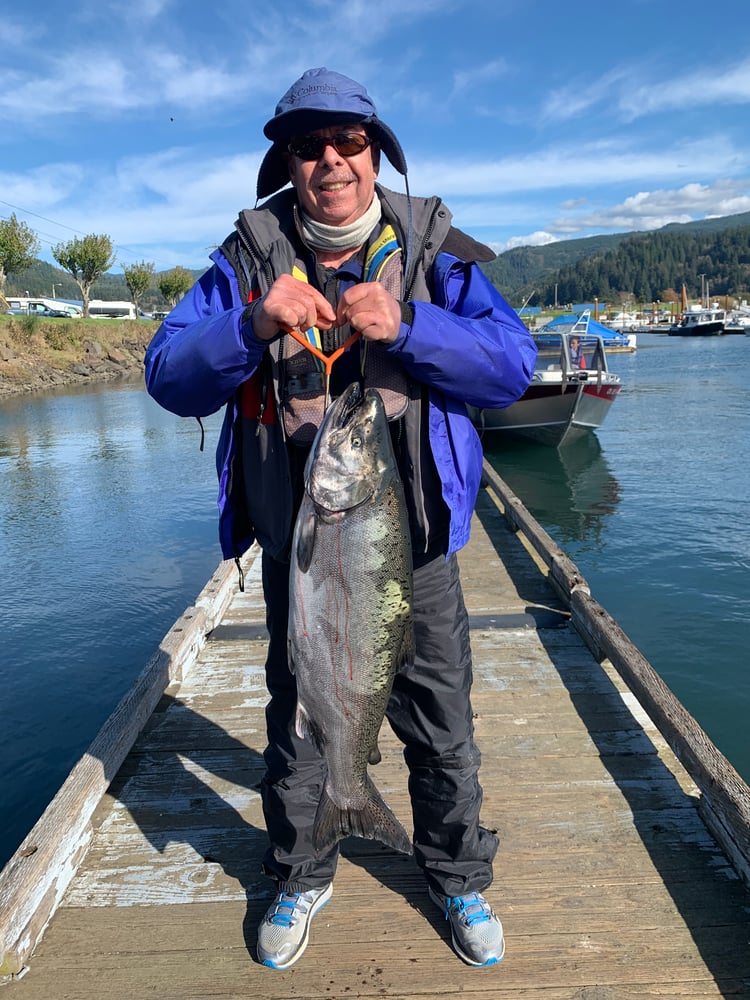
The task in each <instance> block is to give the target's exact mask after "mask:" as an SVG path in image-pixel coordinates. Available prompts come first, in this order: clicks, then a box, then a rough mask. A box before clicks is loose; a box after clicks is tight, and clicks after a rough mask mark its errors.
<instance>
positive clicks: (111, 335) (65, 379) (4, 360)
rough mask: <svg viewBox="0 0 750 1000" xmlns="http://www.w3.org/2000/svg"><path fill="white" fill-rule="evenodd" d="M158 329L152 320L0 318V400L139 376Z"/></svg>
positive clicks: (5, 316) (0, 316)
mask: <svg viewBox="0 0 750 1000" xmlns="http://www.w3.org/2000/svg"><path fill="white" fill-rule="evenodd" d="M157 327H158V323H156V322H154V321H151V320H118V319H57V318H55V319H44V318H42V317H39V316H8V315H0V394H8V393H14V392H28V391H33V390H36V389H43V388H49V387H51V386H55V385H65V384H71V383H76V382H85V381H89V380H99V379H113V378H122V377H125V376H129V375H134V374H137V373H138V372H140V371H142V370H143V354H144V351H145V349H146V346H147V345H148V343H149V341H150V340H151V337H152V336H153V335H154V332H155V331H156V329H157Z"/></svg>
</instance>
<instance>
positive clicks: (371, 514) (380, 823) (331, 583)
mask: <svg viewBox="0 0 750 1000" xmlns="http://www.w3.org/2000/svg"><path fill="white" fill-rule="evenodd" d="M305 481H306V489H305V495H304V498H303V501H302V505H301V507H300V511H299V515H298V518H297V523H296V526H295V533H294V541H293V549H292V567H291V576H290V616H289V662H290V666H291V667H292V669H293V670H294V672H295V674H296V678H297V691H298V709H297V731H298V733H299V735H300V736H303V735H307V736H309V737H310V738H311V739H312V740H313V741H314V743H315V744H316V745H317V747H318V749H319V750H320V752H321V754H322V755H323V757H324V758H325V762H326V766H327V775H326V780H325V785H324V789H323V791H322V794H321V800H320V804H319V807H318V812H317V815H316V819H315V826H314V829H313V845H314V847H315V849H316V850H317V851H318V852H324V851H326V850H328V849H329V848H330V847H331V846H333V844H335V843H336V842H337V841H338V840H340V839H341V838H342V837H346V836H349V835H355V836H359V837H365V838H367V839H378V840H382V841H383V842H384V843H386V844H389V845H390V846H392V847H395V848H396V849H397V850H400V851H405V852H407V853H410V852H411V842H410V839H409V837H408V834H407V833H406V831H405V830H404V828H403V826H402V825H401V824H400V823H399V821H398V820H397V819H396V817H395V816H394V815H393V813H392V812H391V810H390V809H389V807H388V806H387V805H386V803H385V802H384V801H383V799H382V797H381V795H380V793H379V792H378V790H377V788H376V787H375V785H374V783H373V782H372V779H371V778H370V776H369V774H368V772H367V765H368V763H369V762H370V761H372V760H377V759H378V751H377V737H378V733H379V731H380V727H381V724H382V721H383V717H384V715H385V710H386V707H387V704H388V699H389V697H390V693H391V688H392V684H393V678H394V676H395V673H396V671H397V670H398V669H399V668H400V667H401V666H402V665H404V664H405V663H409V662H411V661H412V659H413V655H414V638H413V627H412V619H411V606H412V566H411V549H410V543H409V530H408V518H407V512H406V504H405V501H404V494H403V486H402V484H401V480H400V478H399V475H398V470H397V467H396V462H395V458H394V456H393V450H392V446H391V439H390V432H389V430H388V425H387V421H386V417H385V412H384V409H383V405H382V401H381V399H380V396H379V395H378V394H377V392H375V391H369V392H367V393H365V394H364V395H362V393H361V391H360V389H359V387H358V386H357V385H356V384H355V385H353V386H350V387H349V389H347V391H346V392H345V393H344V394H342V396H340V397H339V398H338V399H337V400H336V401H335V402H334V403H333V404H332V406H331V408H330V409H329V410H328V412H327V414H326V417H325V419H324V421H323V423H322V425H321V428H320V431H319V432H318V435H317V436H316V439H315V442H314V443H313V446H312V450H311V454H310V458H309V460H308V464H307V467H306V470H305Z"/></svg>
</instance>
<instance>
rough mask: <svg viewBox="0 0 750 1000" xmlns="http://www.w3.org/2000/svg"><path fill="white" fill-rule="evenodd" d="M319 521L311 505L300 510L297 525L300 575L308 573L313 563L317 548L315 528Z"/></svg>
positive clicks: (306, 505) (303, 506) (304, 505)
mask: <svg viewBox="0 0 750 1000" xmlns="http://www.w3.org/2000/svg"><path fill="white" fill-rule="evenodd" d="M316 524H317V519H316V517H315V511H314V510H313V508H312V506H311V505H309V504H303V505H302V507H301V508H300V512H299V515H298V523H297V529H296V530H297V566H298V567H299V571H300V573H306V572H307V571H308V570H309V569H310V565H311V563H312V556H313V549H314V548H315V526H316Z"/></svg>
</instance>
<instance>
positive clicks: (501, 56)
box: [0, 0, 750, 272]
mask: <svg viewBox="0 0 750 1000" xmlns="http://www.w3.org/2000/svg"><path fill="white" fill-rule="evenodd" d="M313 66H327V67H328V68H330V69H334V70H336V71H338V72H340V73H344V74H345V75H347V76H351V77H354V78H355V79H356V80H358V81H360V82H361V83H363V84H364V85H365V86H366V87H367V89H368V91H369V93H370V94H371V96H372V97H373V99H374V101H375V104H376V106H377V109H378V114H379V116H380V117H381V118H382V119H383V121H385V122H386V123H387V124H388V125H389V126H390V127H391V128H392V129H393V130H394V131H395V133H396V135H397V136H398V137H399V140H400V142H401V145H402V146H403V148H404V151H405V153H406V157H407V161H408V165H409V187H410V190H411V193H412V194H415V195H433V194H437V195H440V197H441V198H442V199H443V200H444V201H445V203H446V204H447V205H448V207H449V208H450V210H451V211H452V213H453V219H454V224H455V225H457V226H458V227H459V228H461V229H463V230H465V231H466V232H468V233H470V234H471V235H472V236H474V237H475V238H477V239H479V240H481V241H483V242H485V243H488V244H489V245H490V246H492V247H493V248H494V249H495V250H496V251H497V252H498V253H500V252H502V251H503V250H507V249H510V248H512V247H516V246H522V245H524V244H529V245H539V244H543V243H549V242H552V241H554V240H564V239H571V238H577V237H581V236H590V235H594V234H599V233H614V232H629V231H634V230H649V229H655V228H659V227H660V226H663V225H665V224H667V223H668V222H688V221H691V220H695V219H704V218H708V217H711V216H717V215H731V214H734V213H739V212H747V211H750V4H748V2H747V0H713V3H711V4H710V5H708V6H706V5H705V4H691V3H685V2H684V0H680V2H677V0H622V2H620V3H618V4H611V5H610V4H606V5H602V4H599V3H594V2H593V0H566V2H565V3H563V2H560V0H408V2H404V0H377V2H375V0H369V2H367V3H365V2H364V0H347V2H345V3H342V2H339V3H334V2H332V0H310V2H307V3H305V2H304V0H303V2H302V3H300V2H299V0H297V2H295V3H292V2H291V0H273V2H264V3H259V2H258V0H244V2H239V0H221V2H219V3H214V4H208V3H206V2H205V0H202V2H201V3H198V2H195V0H124V2H119V0H95V2H88V0H86V2H81V0H70V2H69V3H66V4H64V5H63V4H59V3H58V2H57V0H27V2H26V3H24V4H13V5H11V4H7V5H5V9H4V11H3V13H2V14H1V15H0V217H1V218H6V219H7V218H8V217H9V216H10V215H11V213H15V215H16V217H17V218H18V219H19V220H21V221H23V222H25V223H26V224H27V225H28V226H30V227H31V228H32V229H33V230H34V231H35V232H36V233H37V235H38V237H39V239H40V241H41V251H40V257H41V258H42V259H44V260H47V261H49V262H50V263H53V262H54V260H53V257H52V254H51V248H52V246H54V245H56V244H58V243H61V242H66V241H68V240H70V239H73V238H74V237H76V236H79V237H80V236H84V235H87V234H106V235H108V236H109V237H110V238H111V239H112V241H113V243H114V246H115V255H116V260H117V263H116V264H115V266H114V267H113V270H114V271H116V272H117V271H121V270H122V267H123V266H128V265H131V264H133V263H137V262H140V261H145V262H151V263H153V264H154V266H155V269H156V270H157V271H161V270H166V269H169V268H171V267H174V266H176V265H181V266H183V267H187V268H203V267H205V266H207V264H208V260H207V258H208V254H209V253H210V252H211V250H212V249H213V247H215V246H216V245H217V244H219V243H221V242H222V240H223V239H224V238H225V237H226V236H227V234H228V233H229V232H231V230H232V227H233V224H234V220H235V219H236V217H237V214H238V212H239V211H240V210H241V209H242V208H249V207H252V206H253V205H254V204H255V181H256V176H257V170H258V166H259V163H260V161H261V159H262V157H263V155H264V153H265V151H266V149H267V148H268V141H267V140H266V139H265V138H264V136H263V132H262V129H263V125H264V123H265V122H266V121H267V120H268V119H269V118H270V117H271V116H272V114H273V111H274V108H275V105H276V102H277V101H278V100H279V98H280V97H281V96H282V94H283V93H284V92H285V91H286V90H287V89H288V87H289V86H290V85H291V83H292V82H293V81H294V80H295V79H297V78H298V77H299V76H300V75H301V74H302V72H304V70H306V69H308V68H310V67H313ZM380 181H381V182H382V183H383V184H385V185H386V186H388V187H392V188H395V189H396V190H398V191H403V190H404V183H403V178H401V177H400V175H399V174H397V173H396V172H395V171H394V170H392V168H390V166H389V165H388V164H387V163H386V162H384V167H383V169H382V170H381V174H380Z"/></svg>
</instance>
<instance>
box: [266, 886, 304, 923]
mask: <svg viewBox="0 0 750 1000" xmlns="http://www.w3.org/2000/svg"><path fill="white" fill-rule="evenodd" d="M303 898H304V893H302V892H285V893H283V894H282V896H281V899H280V900H279V902H278V903H277V904H276V909H275V910H274V914H273V916H272V917H271V918H270V923H272V924H276V925H277V926H278V927H291V926H292V924H293V923H294V921H295V911H296V910H297V909H300V910H302V912H303V913H306V912H307V911H306V910H305V908H304V906H301V905H300V903H301V901H302V899H303ZM305 902H309V900H305ZM285 910H288V911H289V912H283V911H285Z"/></svg>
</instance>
